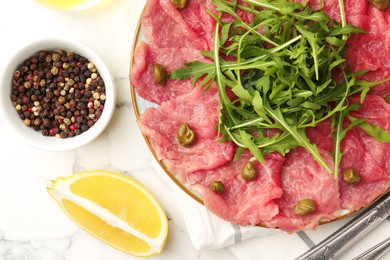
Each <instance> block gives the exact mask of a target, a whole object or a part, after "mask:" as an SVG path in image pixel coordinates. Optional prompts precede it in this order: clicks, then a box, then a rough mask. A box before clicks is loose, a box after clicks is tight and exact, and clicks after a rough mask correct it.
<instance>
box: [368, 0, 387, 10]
mask: <svg viewBox="0 0 390 260" xmlns="http://www.w3.org/2000/svg"><path fill="white" fill-rule="evenodd" d="M368 2H370V3H371V4H372V5H373V6H375V7H377V8H379V9H386V8H387V7H388V6H389V0H368Z"/></svg>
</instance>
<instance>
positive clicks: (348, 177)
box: [343, 168, 360, 185]
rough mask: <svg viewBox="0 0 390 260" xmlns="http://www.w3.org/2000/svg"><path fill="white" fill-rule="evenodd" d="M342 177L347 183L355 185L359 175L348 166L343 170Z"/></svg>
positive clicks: (358, 180)
mask: <svg viewBox="0 0 390 260" xmlns="http://www.w3.org/2000/svg"><path fill="white" fill-rule="evenodd" d="M343 179H344V181H345V182H346V183H348V184H349V185H356V184H358V183H359V182H360V175H359V172H358V171H356V170H354V169H351V168H349V169H346V170H345V171H344V173H343Z"/></svg>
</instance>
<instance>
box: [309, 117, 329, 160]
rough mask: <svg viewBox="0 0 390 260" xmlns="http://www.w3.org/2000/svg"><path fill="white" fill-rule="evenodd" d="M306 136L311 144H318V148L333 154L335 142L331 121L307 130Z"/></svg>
mask: <svg viewBox="0 0 390 260" xmlns="http://www.w3.org/2000/svg"><path fill="white" fill-rule="evenodd" d="M306 136H307V137H308V138H309V140H310V142H311V143H313V144H316V145H317V147H318V148H321V149H323V150H325V151H327V152H330V153H333V151H334V142H333V137H332V129H331V120H330V119H328V120H325V121H323V122H321V123H319V124H318V125H316V126H315V127H310V128H308V129H306Z"/></svg>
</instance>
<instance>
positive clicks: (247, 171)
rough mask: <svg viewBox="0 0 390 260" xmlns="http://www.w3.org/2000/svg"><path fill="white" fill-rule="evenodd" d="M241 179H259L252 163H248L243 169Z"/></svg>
mask: <svg viewBox="0 0 390 260" xmlns="http://www.w3.org/2000/svg"><path fill="white" fill-rule="evenodd" d="M241 177H242V178H244V179H245V180H247V181H253V180H254V179H256V177H257V171H256V168H255V166H254V165H253V163H252V162H251V161H247V162H246V163H245V164H244V167H242V170H241Z"/></svg>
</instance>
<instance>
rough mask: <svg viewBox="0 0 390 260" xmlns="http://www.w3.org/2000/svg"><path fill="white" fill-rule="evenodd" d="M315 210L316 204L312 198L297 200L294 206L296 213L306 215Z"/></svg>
mask: <svg viewBox="0 0 390 260" xmlns="http://www.w3.org/2000/svg"><path fill="white" fill-rule="evenodd" d="M314 210H316V204H315V203H314V201H313V200H312V199H303V200H300V201H298V202H297V204H296V205H295V207H294V213H295V214H296V215H306V214H310V213H312V212H313V211H314Z"/></svg>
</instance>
